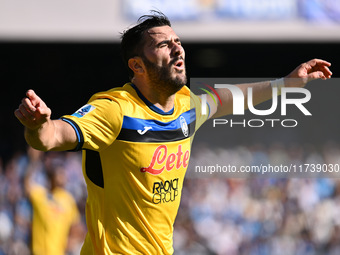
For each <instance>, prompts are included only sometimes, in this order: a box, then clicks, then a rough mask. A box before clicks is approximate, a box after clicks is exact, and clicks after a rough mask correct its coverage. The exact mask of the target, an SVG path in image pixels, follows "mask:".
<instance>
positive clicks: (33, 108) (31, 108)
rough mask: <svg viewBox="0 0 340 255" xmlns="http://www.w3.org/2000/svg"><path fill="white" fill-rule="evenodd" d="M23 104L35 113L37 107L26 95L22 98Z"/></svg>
mask: <svg viewBox="0 0 340 255" xmlns="http://www.w3.org/2000/svg"><path fill="white" fill-rule="evenodd" d="M21 104H22V105H23V106H24V107H25V108H26V109H27V111H29V112H31V113H32V114H34V113H35V112H36V110H37V109H36V107H35V106H34V105H33V104H32V101H31V100H30V99H29V98H27V97H25V98H23V99H22V100H21Z"/></svg>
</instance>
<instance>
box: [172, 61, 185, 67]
mask: <svg viewBox="0 0 340 255" xmlns="http://www.w3.org/2000/svg"><path fill="white" fill-rule="evenodd" d="M174 66H175V67H178V68H180V69H182V68H184V61H183V60H178V61H176V62H175V63H174Z"/></svg>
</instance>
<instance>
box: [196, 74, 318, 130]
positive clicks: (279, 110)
mask: <svg viewBox="0 0 340 255" xmlns="http://www.w3.org/2000/svg"><path fill="white" fill-rule="evenodd" d="M191 82H192V81H191ZM191 84H196V86H198V88H196V89H198V91H199V92H201V93H202V92H204V93H203V94H200V95H199V96H200V97H201V113H202V115H209V114H210V111H209V108H211V104H214V105H215V106H216V107H223V100H222V95H221V91H222V89H225V90H227V92H224V94H225V93H227V94H228V95H229V96H231V97H232V108H233V111H232V115H229V116H224V117H222V118H221V117H218V118H213V122H212V123H213V127H217V126H222V125H224V126H226V125H227V126H228V127H231V128H232V127H250V128H260V127H276V126H282V127H285V128H292V127H296V126H297V125H298V120H297V119H294V118H289V117H287V116H288V113H289V112H288V109H290V110H292V109H293V110H294V111H296V110H298V111H299V112H300V113H301V114H303V115H304V116H311V115H312V114H311V112H310V111H308V109H307V107H306V106H305V104H306V103H307V102H309V101H310V99H311V93H310V91H309V90H308V89H306V88H298V87H282V88H280V89H278V88H277V87H272V98H271V99H270V100H268V102H270V104H271V105H270V106H269V107H268V108H266V109H258V108H257V106H256V104H255V103H254V101H253V89H252V88H251V87H248V88H247V89H246V90H245V91H242V89H241V88H240V87H238V86H235V85H232V84H226V83H221V82H219V81H215V82H213V83H212V82H210V84H211V85H209V84H208V82H202V81H200V80H198V81H195V82H193V83H191ZM236 84H238V83H236ZM279 98H280V100H279ZM279 101H280V103H279ZM224 107H226V106H224ZM294 108H295V109H294ZM246 109H248V110H249V112H250V113H251V114H252V116H255V117H254V118H244V119H241V120H239V119H237V120H235V119H233V118H231V117H230V116H245V114H246ZM274 114H275V117H273V115H274ZM278 116H279V117H278ZM209 117H210V116H209Z"/></svg>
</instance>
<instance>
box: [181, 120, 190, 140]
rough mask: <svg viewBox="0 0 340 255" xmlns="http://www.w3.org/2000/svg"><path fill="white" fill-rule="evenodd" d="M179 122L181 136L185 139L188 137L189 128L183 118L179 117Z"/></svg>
mask: <svg viewBox="0 0 340 255" xmlns="http://www.w3.org/2000/svg"><path fill="white" fill-rule="evenodd" d="M179 121H180V123H181V128H182V132H183V135H184V136H185V137H188V135H189V128H188V124H187V121H186V120H185V118H184V117H183V116H181V117H180V118H179Z"/></svg>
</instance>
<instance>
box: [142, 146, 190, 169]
mask: <svg viewBox="0 0 340 255" xmlns="http://www.w3.org/2000/svg"><path fill="white" fill-rule="evenodd" d="M189 154H190V152H189V150H186V151H185V152H183V151H182V145H181V144H180V145H178V148H177V152H176V153H169V154H168V147H167V146H166V145H160V146H158V147H157V148H156V150H155V152H154V153H153V156H152V159H151V162H150V165H149V166H148V167H143V168H141V169H140V171H141V172H143V173H145V172H148V173H150V174H153V175H158V174H161V173H162V172H163V171H164V170H167V171H171V170H173V169H180V168H181V167H184V168H186V167H187V166H188V164H189V156H190V155H189Z"/></svg>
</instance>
